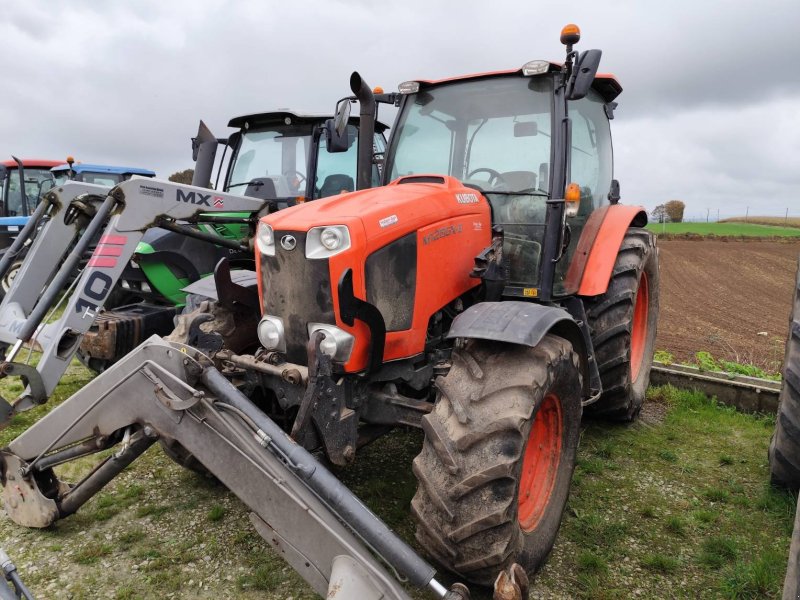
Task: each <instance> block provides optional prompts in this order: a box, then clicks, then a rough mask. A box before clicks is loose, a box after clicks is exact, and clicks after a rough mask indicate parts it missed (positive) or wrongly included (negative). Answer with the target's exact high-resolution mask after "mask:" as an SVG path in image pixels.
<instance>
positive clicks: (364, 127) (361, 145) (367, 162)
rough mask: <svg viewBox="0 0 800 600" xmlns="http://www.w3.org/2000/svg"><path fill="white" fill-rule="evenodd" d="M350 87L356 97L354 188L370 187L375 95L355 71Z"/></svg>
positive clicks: (363, 188)
mask: <svg viewBox="0 0 800 600" xmlns="http://www.w3.org/2000/svg"><path fill="white" fill-rule="evenodd" d="M350 89H351V90H352V92H353V94H355V96H356V98H358V104H359V106H360V109H359V117H360V118H359V124H358V169H357V175H356V189H357V190H366V189H368V188H371V187H372V148H373V138H374V137H375V95H374V94H373V93H372V90H371V89H370V87H369V85H367V82H366V81H364V80H363V79H362V78H361V75H359V74H358V72H357V71H353V74H352V75H350Z"/></svg>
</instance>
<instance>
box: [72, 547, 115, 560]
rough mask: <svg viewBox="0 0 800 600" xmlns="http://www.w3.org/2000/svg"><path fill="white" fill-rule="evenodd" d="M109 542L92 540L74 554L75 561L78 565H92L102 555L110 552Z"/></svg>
mask: <svg viewBox="0 0 800 600" xmlns="http://www.w3.org/2000/svg"><path fill="white" fill-rule="evenodd" d="M111 551H112V547H111V545H110V544H99V543H97V542H92V543H91V544H89V545H87V546H85V547H84V548H82V549H81V550H79V551H78V552H77V553H76V554H75V562H76V563H78V564H79V565H93V564H94V563H96V562H97V561H98V560H100V559H101V558H102V557H104V556H108V555H109V554H111Z"/></svg>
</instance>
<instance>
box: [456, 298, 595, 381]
mask: <svg viewBox="0 0 800 600" xmlns="http://www.w3.org/2000/svg"><path fill="white" fill-rule="evenodd" d="M548 333H552V334H553V335H556V336H558V337H561V338H564V339H565V340H567V341H569V342H570V343H571V344H572V347H573V348H574V350H575V352H577V353H578V357H579V358H580V361H581V373H582V375H583V388H584V395H586V393H587V392H588V384H589V374H588V360H587V359H588V355H587V351H586V343H585V342H584V339H583V334H582V333H581V330H580V327H578V324H577V323H576V322H575V319H573V318H572V315H570V314H569V313H568V312H567V311H566V310H564V309H563V308H558V307H555V306H544V305H542V304H534V303H533V302H521V301H513V300H507V301H502V302H479V303H478V304H475V305H473V306H470V307H469V308H468V309H467V310H465V311H464V312H462V313H461V314H459V315H458V316H457V317H456V318H455V319H453V324H452V325H451V326H450V331H449V332H448V334H447V337H448V339H453V338H469V339H480V340H492V341H495V342H506V343H509V344H519V345H521V346H530V347H535V346H537V345H538V344H539V342H541V341H542V338H544V336H545V335H547V334H548Z"/></svg>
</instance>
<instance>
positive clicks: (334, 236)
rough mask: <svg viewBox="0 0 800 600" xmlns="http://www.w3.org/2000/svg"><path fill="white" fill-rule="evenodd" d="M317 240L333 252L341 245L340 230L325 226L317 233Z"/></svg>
mask: <svg viewBox="0 0 800 600" xmlns="http://www.w3.org/2000/svg"><path fill="white" fill-rule="evenodd" d="M319 241H320V242H322V245H323V246H325V247H326V248H327V249H328V250H330V251H331V252H333V251H334V250H338V249H339V248H340V247H341V245H342V232H341V231H339V230H338V229H336V228H335V227H327V228H325V229H323V230H322V233H320V234H319Z"/></svg>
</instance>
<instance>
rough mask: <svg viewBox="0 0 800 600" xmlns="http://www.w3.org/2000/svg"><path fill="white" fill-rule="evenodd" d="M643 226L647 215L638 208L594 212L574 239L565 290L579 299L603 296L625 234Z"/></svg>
mask: <svg viewBox="0 0 800 600" xmlns="http://www.w3.org/2000/svg"><path fill="white" fill-rule="evenodd" d="M645 225H647V213H646V212H645V209H644V208H642V207H641V206H623V205H621V204H611V205H608V206H603V207H601V208H598V209H597V210H595V211H594V212H593V213H592V214H591V216H590V217H589V219H588V220H587V221H586V225H585V226H584V228H583V232H582V233H581V237H580V240H578V246H577V248H576V250H575V254H574V258H573V260H572V263H571V264H570V266H569V270H568V271H567V277H566V281H565V287H566V288H567V289H568V290H577V293H578V295H579V296H599V295H600V294H603V293H605V291H606V290H607V289H608V284H609V282H610V281H611V272H612V271H613V269H614V263H615V262H616V260H617V253H618V252H619V247H620V245H621V244H622V238H624V237H625V232H626V231H628V228H629V227H644V226H645Z"/></svg>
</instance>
